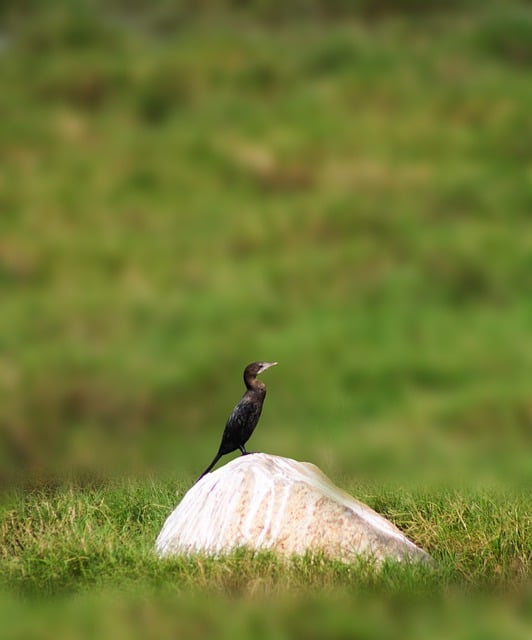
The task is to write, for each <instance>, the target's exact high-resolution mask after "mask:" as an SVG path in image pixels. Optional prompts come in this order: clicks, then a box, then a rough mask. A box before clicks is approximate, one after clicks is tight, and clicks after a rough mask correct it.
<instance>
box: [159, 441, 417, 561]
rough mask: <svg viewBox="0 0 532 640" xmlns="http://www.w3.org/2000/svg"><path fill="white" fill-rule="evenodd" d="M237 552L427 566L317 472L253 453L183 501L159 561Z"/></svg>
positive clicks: (388, 526)
mask: <svg viewBox="0 0 532 640" xmlns="http://www.w3.org/2000/svg"><path fill="white" fill-rule="evenodd" d="M238 547H248V548H250V549H257V550H259V549H270V550H273V551H276V552H278V553H281V554H283V555H293V554H296V555H302V554H304V553H306V552H307V551H319V552H322V553H324V554H325V555H327V556H330V557H333V558H339V559H341V560H344V561H348V562H349V561H351V560H353V559H354V558H355V557H356V556H358V555H361V554H363V555H369V556H372V557H373V558H374V559H375V560H377V561H382V560H384V559H385V558H392V559H395V560H428V559H429V556H428V554H426V553H425V552H424V551H423V550H422V549H420V548H419V547H417V546H416V545H415V544H414V543H413V542H410V540H408V538H406V537H405V536H404V535H403V534H402V533H401V532H400V531H399V529H398V528H397V527H396V526H394V525H393V524H392V523H391V522H389V521H388V520H386V519H385V518H383V517H382V516H380V515H379V514H378V513H376V512H375V511H373V509H370V508H369V507H367V506H366V505H365V504H363V503H362V502H359V501H358V500H356V499H355V498H353V497H351V496H350V495H348V494H347V493H345V492H344V491H342V490H341V489H339V488H338V487H336V486H335V485H334V484H333V483H332V482H331V481H330V480H329V479H328V478H327V477H326V476H325V475H324V474H323V473H322V472H321V471H320V470H319V469H318V468H317V467H316V466H314V465H313V464H310V463H308V462H298V461H296V460H291V459H289V458H281V457H278V456H271V455H266V454H264V453H255V454H252V455H248V456H242V457H240V458H236V459H235V460H232V461H231V462H229V463H228V464H226V465H225V466H223V467H221V468H220V469H218V470H217V471H214V472H213V473H210V474H207V475H206V476H205V477H204V478H202V479H201V480H200V481H199V482H198V483H197V484H195V485H194V486H193V487H192V488H191V489H190V490H189V491H188V492H187V493H186V495H185V496H184V497H183V500H182V501H181V503H180V504H179V505H178V507H177V508H176V509H175V510H174V511H173V513H172V514H171V515H170V516H169V517H168V519H167V520H166V522H165V524H164V526H163V528H162V530H161V532H160V534H159V536H158V538H157V541H156V550H157V553H158V554H159V555H161V556H166V555H173V554H193V553H204V554H208V555H219V554H222V553H229V552H231V551H233V550H235V549H237V548H238Z"/></svg>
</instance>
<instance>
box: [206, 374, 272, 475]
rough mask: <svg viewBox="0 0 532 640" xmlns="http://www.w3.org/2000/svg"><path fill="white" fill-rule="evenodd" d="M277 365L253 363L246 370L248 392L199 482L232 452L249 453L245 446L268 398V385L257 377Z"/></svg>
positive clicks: (234, 411)
mask: <svg viewBox="0 0 532 640" xmlns="http://www.w3.org/2000/svg"><path fill="white" fill-rule="evenodd" d="M276 364H277V362H252V363H251V364H248V366H247V367H246V368H245V369H244V384H245V385H246V389H247V391H246V393H245V394H244V395H243V396H242V398H240V401H239V402H238V404H237V405H236V406H235V408H234V409H233V411H232V413H231V415H230V416H229V418H228V419H227V423H226V425H225V429H224V432H223V435H222V441H221V443H220V448H219V449H218V453H217V454H216V455H215V456H214V460H213V461H212V462H211V464H210V465H209V466H208V467H207V468H206V469H205V471H204V472H203V473H202V474H201V476H200V477H199V478H198V480H201V478H203V476H204V475H206V474H207V473H209V471H210V470H211V469H212V468H213V467H214V465H215V464H216V463H217V462H218V460H219V459H220V458H221V457H222V456H223V455H225V454H226V453H231V451H236V450H237V449H240V451H241V452H242V455H243V456H244V455H246V454H247V453H248V451H246V447H245V446H244V445H245V444H246V442H247V441H248V440H249V439H250V437H251V434H252V433H253V431H254V429H255V427H256V426H257V422H258V421H259V418H260V414H261V411H262V403H263V402H264V398H265V397H266V385H265V384H264V382H261V381H260V380H257V376H258V375H259V373H262V372H263V371H266V369H269V368H270V367H273V366H274V365H276ZM198 480H196V482H198Z"/></svg>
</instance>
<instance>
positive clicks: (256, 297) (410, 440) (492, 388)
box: [0, 0, 532, 483]
mask: <svg viewBox="0 0 532 640" xmlns="http://www.w3.org/2000/svg"><path fill="white" fill-rule="evenodd" d="M429 7H430V10H429ZM413 9H416V10H415V11H412V10H413ZM233 10H234V11H233ZM1 14H2V15H3V17H4V24H5V25H6V28H5V31H4V32H3V34H2V38H1V43H2V50H1V54H0V87H1V90H0V115H1V116H2V119H1V122H2V124H1V125H0V145H1V150H2V157H3V159H4V161H3V163H2V167H1V174H0V210H1V212H2V213H1V216H0V286H1V294H2V313H1V314H0V393H1V398H2V401H1V402H0V424H1V427H2V428H1V431H0V437H1V449H0V451H1V468H2V475H3V476H4V480H7V481H9V482H12V481H14V475H16V474H17V473H18V474H19V475H20V474H22V475H23V476H24V477H26V478H28V477H29V476H30V475H31V476H32V477H37V478H39V477H49V476H56V475H62V474H64V473H69V472H72V473H75V474H78V475H79V474H88V475H89V476H92V475H94V474H96V475H97V474H101V473H103V474H108V473H110V472H111V473H118V474H122V473H128V474H129V473H138V472H141V471H154V470H163V469H165V468H168V467H170V468H172V469H173V470H174V471H175V473H176V474H178V475H182V476H183V477H193V476H194V474H196V473H197V472H198V469H200V468H203V467H204V466H205V463H206V460H208V459H210V458H211V456H212V454H213V451H214V450H215V448H216V447H217V445H218V438H219V436H220V433H221V429H222V427H223V424H224V422H225V418H226V416H227V414H228V412H229V411H230V409H231V408H232V406H233V404H234V402H235V401H236V400H237V399H238V397H239V395H240V393H241V391H242V383H241V378H240V376H241V371H242V369H243V366H244V365H245V364H247V362H249V361H251V360H255V359H270V360H273V359H275V360H278V361H279V362H280V363H281V365H280V366H279V367H278V368H277V369H276V370H275V371H273V372H272V373H271V374H268V378H267V382H268V383H269V387H270V396H269V398H268V400H267V405H266V409H265V413H264V416H263V420H262V424H261V426H260V428H259V429H258V431H257V433H256V435H255V436H254V438H253V443H252V447H254V448H256V449H260V450H265V451H269V452H271V453H276V454H281V455H287V456H293V457H296V458H300V459H301V458H307V459H311V460H312V461H314V462H316V463H317V464H318V465H320V466H323V467H325V469H326V470H327V471H328V472H329V473H333V474H336V475H337V477H338V476H347V477H353V475H360V476H361V477H364V476H365V475H368V476H369V477H371V478H377V479H378V478H380V477H383V476H385V475H386V474H391V476H392V477H398V476H400V477H402V478H404V477H405V475H410V474H414V475H416V476H419V477H420V478H421V479H422V480H425V479H426V478H427V474H433V475H434V476H435V477H436V478H440V479H441V478H442V477H448V475H449V473H450V472H451V471H452V470H456V471H457V472H458V473H462V472H465V477H466V479H470V478H473V477H475V478H480V477H485V476H495V477H496V479H497V480H503V481H504V482H507V481H509V482H513V481H514V480H515V481H516V482H518V483H522V482H523V481H525V482H526V481H527V479H529V477H530V471H531V469H530V467H531V463H530V458H531V456H530V439H531V436H530V434H531V433H532V401H531V398H530V374H531V370H532V369H531V367H532V343H531V341H530V318H531V313H532V296H531V295H530V294H531V292H532V288H531V284H532V282H531V267H532V263H531V255H532V253H531V235H530V210H531V207H532V174H531V166H532V165H531V163H532V145H531V144H530V143H531V121H530V114H529V105H530V104H531V99H532V87H531V84H530V81H529V71H530V63H531V50H532V44H531V43H532V37H530V36H532V10H531V8H530V4H528V3H523V4H519V3H499V2H489V3H480V2H467V3H450V4H449V3H419V2H414V1H409V2H403V3H398V2H394V3H391V2H386V1H384V0H383V1H378V2H372V3H369V2H327V3H325V2H319V1H318V0H315V1H309V2H302V3H298V6H297V8H296V5H293V4H291V3H282V2H277V1H274V0H272V1H270V2H252V3H249V4H248V5H245V6H244V5H241V4H240V3H233V2H230V1H229V0H227V1H226V2H222V1H220V2H214V1H213V2H212V3H211V2H203V3H200V4H199V5H198V4H197V3H188V2H181V3H170V2H163V1H161V2H157V3H145V2H133V3H130V2H128V3H124V2H120V1H115V2H111V3H105V6H104V4H103V3H101V2H97V1H95V2H82V1H74V0H71V1H69V2H67V1H59V0H58V1H57V2H48V3H40V2H36V1H35V2H30V1H26V2H20V3H9V2H8V3H3V4H2V6H1ZM272 18H276V19H278V20H277V22H276V21H275V20H274V21H273V22H272V20H271V19H272ZM163 26H164V28H163Z"/></svg>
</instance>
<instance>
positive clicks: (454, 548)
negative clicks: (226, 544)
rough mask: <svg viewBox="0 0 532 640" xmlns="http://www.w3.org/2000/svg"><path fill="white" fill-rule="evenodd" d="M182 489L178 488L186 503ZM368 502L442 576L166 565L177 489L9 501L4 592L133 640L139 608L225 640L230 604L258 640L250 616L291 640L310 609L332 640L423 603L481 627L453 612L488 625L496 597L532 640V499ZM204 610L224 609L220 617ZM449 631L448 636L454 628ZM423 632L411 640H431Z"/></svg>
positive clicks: (427, 497) (392, 496) (67, 490)
mask: <svg viewBox="0 0 532 640" xmlns="http://www.w3.org/2000/svg"><path fill="white" fill-rule="evenodd" d="M186 488H187V487H185V486H183V487H181V489H180V494H182V493H183V492H184V491H185V490H186ZM358 496H359V497H360V498H361V499H362V500H364V501H365V502H367V503H368V504H370V505H372V506H374V507H376V508H378V509H379V511H380V512H381V513H383V514H384V515H386V516H387V517H389V518H391V519H392V520H393V521H395V522H396V523H397V524H398V525H399V526H401V528H402V529H403V530H404V531H405V532H406V533H407V534H408V535H409V536H410V537H411V538H412V539H414V540H415V541H416V542H417V543H418V544H420V545H422V546H424V547H425V548H426V549H428V550H429V551H430V552H431V553H432V554H433V557H434V559H435V566H434V567H425V566H419V565H406V566H404V565H403V566H402V565H397V564H394V563H390V564H387V565H385V566H384V567H383V568H381V569H377V568H376V567H374V566H373V565H372V564H371V563H370V562H367V561H364V560H361V561H360V563H358V564H353V565H349V564H343V563H340V562H335V561H332V560H329V559H326V558H323V557H319V556H317V557H316V556H307V557H304V558H294V559H292V560H290V561H289V562H286V561H283V560H281V559H279V558H277V557H276V556H275V555H273V554H269V553H261V554H258V555H253V554H252V553H250V552H248V551H245V550H242V551H240V552H236V553H235V554H233V555H232V556H228V557H226V558H220V559H213V558H208V557H192V558H182V557H178V558H175V559H166V560H164V561H163V560H160V559H158V558H157V557H156V556H155V554H154V539H155V537H156V535H157V533H158V531H159V529H160V527H161V525H162V522H163V521H164V518H165V517H166V515H167V514H168V513H169V512H170V511H171V509H172V508H173V506H174V505H175V503H176V501H177V499H178V498H177V497H176V494H175V486H174V484H173V483H172V482H170V481H168V482H166V483H164V482H162V481H160V480H159V481H153V480H152V481H148V480H144V481H142V482H141V481H129V482H125V481H120V482H118V483H115V484H113V485H109V484H107V485H106V486H105V487H94V488H91V489H89V488H86V489H80V488H79V487H74V486H65V487H56V488H50V489H49V490H44V489H41V490H35V491H33V492H30V493H28V492H26V493H14V494H12V495H11V496H10V498H9V500H6V501H5V502H4V506H3V513H2V524H1V529H0V537H1V539H2V547H1V548H2V556H1V558H0V560H1V563H2V567H3V570H2V578H1V580H2V582H1V587H3V588H4V590H6V592H7V593H10V594H11V596H10V597H11V598H13V597H14V594H18V598H19V599H20V598H22V600H21V601H22V602H26V603H30V604H31V605H32V607H36V608H38V607H42V606H44V605H43V603H47V604H48V607H50V602H51V603H52V605H51V606H52V609H51V610H50V611H52V613H50V612H49V613H48V615H55V614H53V610H54V607H57V606H59V604H58V603H60V606H61V607H63V605H64V603H65V602H67V603H69V604H68V605H67V610H70V609H72V610H73V611H78V609H79V607H81V609H83V608H84V607H85V608H88V610H90V611H92V612H93V613H92V615H94V614H96V617H97V619H98V620H99V622H98V623H97V624H101V625H104V628H105V629H106V627H107V625H109V624H110V621H109V618H110V616H112V614H113V612H115V613H116V615H117V616H118V617H119V619H121V620H122V622H121V625H119V626H120V629H121V632H123V633H126V632H130V631H132V625H131V621H130V620H129V618H128V615H129V614H127V611H133V610H136V607H137V606H138V605H139V603H140V612H138V611H137V613H138V615H147V616H148V618H150V616H155V617H156V618H157V619H158V620H165V621H166V622H164V623H163V622H160V624H163V627H164V625H165V624H167V623H168V622H170V621H168V613H169V612H168V610H167V609H168V608H171V609H173V607H177V608H178V611H179V614H178V615H177V618H175V619H172V620H171V623H170V627H171V628H172V629H178V628H179V625H181V624H185V625H186V624H189V625H190V624H191V625H192V626H193V627H197V629H201V624H199V626H198V619H197V617H198V616H199V618H200V619H201V618H205V620H206V622H205V624H207V625H208V626H209V627H211V631H212V632H216V633H218V632H220V633H229V631H231V630H232V629H233V627H232V626H231V625H230V624H229V623H228V622H227V616H226V613H227V612H224V611H223V609H224V604H223V603H224V602H226V603H228V604H229V603H231V604H230V606H231V607H234V606H237V607H238V608H239V611H240V610H241V612H242V619H241V620H240V621H239V622H238V624H237V627H239V628H240V629H241V633H242V634H243V637H247V635H248V634H249V635H251V634H252V633H253V632H254V631H253V624H252V620H253V619H254V618H255V619H256V620H257V624H258V625H259V627H261V626H263V625H266V626H267V620H266V618H264V616H263V615H262V614H263V613H264V612H263V611H262V607H263V606H265V607H266V610H267V611H269V615H271V616H273V620H274V621H273V623H272V624H273V627H272V628H273V629H274V630H275V629H277V630H278V631H279V632H281V631H282V629H284V628H285V625H288V626H287V627H286V628H287V629H288V628H291V629H293V631H295V632H298V633H299V632H301V633H302V632H303V630H304V628H305V626H306V625H309V622H308V620H305V616H303V617H302V618H300V616H299V613H297V612H304V611H305V610H306V609H307V608H308V610H309V612H310V611H311V610H312V609H313V607H314V606H317V611H318V612H320V614H319V615H317V612H316V611H314V612H313V614H312V615H313V616H316V619H315V621H314V622H313V623H312V624H311V625H309V626H311V627H314V626H315V628H314V633H315V634H318V635H319V633H324V634H326V633H328V632H329V631H330V630H331V627H330V619H335V618H337V617H338V620H337V621H336V623H335V624H338V625H339V627H338V628H339V630H341V629H342V628H343V627H345V629H344V632H347V631H348V630H349V631H350V632H353V631H354V630H356V629H357V624H358V626H359V627H360V628H361V629H362V628H363V627H364V624H360V623H357V624H354V623H353V620H351V618H350V616H348V612H349V610H350V609H351V608H352V607H361V604H360V601H361V602H362V603H367V604H368V606H370V608H374V607H378V606H383V607H385V609H388V608H390V612H392V611H393V609H394V608H396V607H400V606H412V604H413V603H416V602H417V603H419V602H426V603H428V605H430V607H432V608H433V609H434V610H435V611H440V612H442V611H443V610H445V608H449V610H453V607H454V608H455V609H454V610H455V612H460V613H459V615H460V616H462V617H463V616H465V617H466V618H467V620H463V622H464V623H467V624H466V626H467V625H469V624H471V625H472V627H473V628H477V627H478V619H477V618H476V616H473V619H471V617H469V618H468V617H467V615H466V614H467V608H466V607H463V606H461V605H460V604H457V603H460V602H464V601H466V600H467V602H469V605H468V606H469V607H472V610H473V611H475V607H477V606H478V611H477V615H478V616H480V612H481V611H483V610H484V609H483V607H481V604H482V603H484V602H485V601H486V599H487V600H488V602H492V601H493V602H495V601H497V606H496V611H497V612H498V613H501V607H502V604H505V607H506V608H505V607H502V610H503V611H506V613H505V614H504V615H503V616H502V618H503V620H502V623H501V624H502V627H499V628H500V629H505V630H507V631H509V633H510V634H513V633H514V632H516V631H517V632H518V633H517V635H515V637H524V636H520V635H519V633H520V631H519V630H520V629H521V625H523V627H524V625H525V624H526V616H525V614H524V607H525V606H526V603H527V598H526V589H525V588H524V587H525V585H526V581H527V579H528V578H529V574H528V571H529V565H530V559H531V558H530V553H531V548H530V540H529V534H530V531H529V528H530V519H529V518H530V506H531V505H530V497H529V495H528V494H524V495H521V496H515V495H514V496H509V495H494V494H493V493H491V492H490V493H488V492H486V491H478V492H472V493H470V494H469V495H466V494H464V493H454V494H453V493H450V492H440V493H439V494H436V493H431V494H427V493H425V494H423V493H422V492H421V491H420V492H419V493H417V494H413V493H411V494H408V493H407V492H406V491H397V490H396V491H391V490H390V489H389V488H388V489H387V488H384V487H374V488H372V489H370V488H366V489H365V491H364V490H363V489H360V488H359V490H358ZM102 594H103V596H102ZM377 594H379V598H377V597H376V595H377ZM379 600H380V601H381V605H378V602H379ZM207 602H211V603H215V604H214V605H213V607H214V608H213V610H212V611H210V613H208V612H207V611H206V603H207ZM310 603H314V604H312V605H311V604H310ZM401 603H403V605H401ZM18 606H20V605H18ZM441 607H443V609H441ZM143 609H145V610H146V611H145V613H144V614H143V613H142V610H143ZM207 609H208V608H207ZM521 609H522V611H521V613H520V614H519V615H517V617H516V619H514V620H513V622H511V624H510V621H509V620H508V611H509V610H515V612H516V613H519V611H520V610H521ZM355 610H356V609H355ZM361 610H362V609H360V610H359V611H358V613H360V612H361ZM325 612H327V615H324V614H325ZM492 613H493V612H492ZM69 615H73V614H68V615H67V618H66V620H65V619H63V620H60V619H59V618H58V620H57V621H56V623H54V626H53V628H54V629H56V628H58V627H57V626H56V625H57V624H60V626H61V624H62V625H65V624H66V625H67V626H68V625H74V626H75V621H77V623H79V619H78V618H77V617H76V616H73V618H72V620H70V619H69ZM76 615H77V614H76ZM135 615H136V614H135ZM427 615H428V614H427ZM490 615H491V614H490ZM405 616H406V619H407V623H408V625H410V624H412V623H413V622H414V620H413V612H411V613H405ZM523 616H524V617H523ZM9 617H11V616H9ZM122 617H123V619H122ZM115 622H116V621H115ZM499 622H500V621H499ZM77 623H76V624H77ZM13 624H14V628H18V629H21V628H22V629H23V628H25V627H24V625H21V623H20V621H19V623H18V627H16V625H15V623H13ZM388 624H389V623H388V622H386V621H385V620H384V621H382V623H379V624H376V625H373V626H372V625H371V624H369V625H368V629H367V631H366V633H367V634H369V635H368V637H379V634H380V633H385V637H392V635H391V634H392V629H389V628H388V627H387V625H388ZM456 624H457V621H456V620H455V621H454V623H453V625H456ZM333 627H334V625H333ZM451 628H452V627H451ZM457 628H458V627H457ZM107 631H109V630H108V629H107V630H106V632H107ZM442 631H445V632H448V631H449V626H446V627H444V629H443V630H442ZM134 633H139V630H136V631H134ZM413 633H414V637H422V635H423V634H422V633H421V632H416V631H415V630H414V631H413ZM416 634H417V635H416ZM318 635H316V637H318ZM265 637H269V636H267V634H266V635H265ZM441 637H443V634H442V636H441ZM505 637H506V636H505ZM510 637H514V636H512V635H510Z"/></svg>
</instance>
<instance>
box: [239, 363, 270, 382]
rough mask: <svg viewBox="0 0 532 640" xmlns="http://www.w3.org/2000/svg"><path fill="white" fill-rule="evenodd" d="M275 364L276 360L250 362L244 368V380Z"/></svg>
mask: <svg viewBox="0 0 532 640" xmlns="http://www.w3.org/2000/svg"><path fill="white" fill-rule="evenodd" d="M276 364H277V362H252V363H251V364H248V366H247V367H246V369H245V370H244V380H250V379H252V378H255V377H256V376H258V375H259V373H262V372H263V371H266V369H269V368H270V367H274V366H275V365H276Z"/></svg>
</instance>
